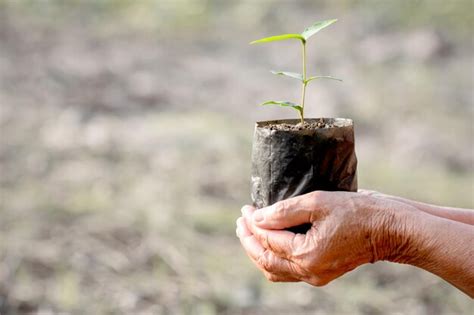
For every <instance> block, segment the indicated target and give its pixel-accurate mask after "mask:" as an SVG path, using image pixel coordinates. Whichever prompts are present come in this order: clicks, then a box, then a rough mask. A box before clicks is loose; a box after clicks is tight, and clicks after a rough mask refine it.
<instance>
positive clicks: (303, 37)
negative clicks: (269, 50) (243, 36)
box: [250, 19, 342, 123]
mask: <svg viewBox="0 0 474 315" xmlns="http://www.w3.org/2000/svg"><path fill="white" fill-rule="evenodd" d="M336 21H337V19H334V20H326V21H322V22H316V23H314V24H313V25H311V26H310V27H308V28H306V29H305V30H304V31H303V32H302V33H301V34H283V35H276V36H270V37H265V38H261V39H258V40H255V41H253V42H251V43H250V44H259V43H269V42H275V41H280V40H287V39H298V40H300V41H301V44H302V48H303V54H302V57H303V58H302V59H303V74H301V73H295V72H288V71H271V72H272V73H273V74H276V75H282V76H286V77H289V78H293V79H297V80H299V81H301V83H302V91H301V102H300V104H296V103H292V102H289V101H267V102H264V103H262V104H260V105H278V106H283V107H290V108H293V109H295V110H296V111H298V113H299V116H300V119H301V123H304V100H305V96H306V86H307V85H308V83H309V82H311V81H313V80H315V79H331V80H337V81H342V80H340V79H336V78H334V77H331V76H326V75H324V76H311V77H307V76H306V42H307V41H308V39H309V38H310V37H311V36H313V35H314V34H316V33H317V32H319V31H320V30H322V29H323V28H326V27H328V26H329V25H331V24H333V23H335V22H336Z"/></svg>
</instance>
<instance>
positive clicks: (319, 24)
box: [301, 19, 337, 41]
mask: <svg viewBox="0 0 474 315" xmlns="http://www.w3.org/2000/svg"><path fill="white" fill-rule="evenodd" d="M336 21H337V19H333V20H326V21H321V22H316V23H314V24H313V25H311V26H310V27H308V28H306V29H305V30H304V31H303V33H301V36H302V37H303V38H304V40H305V41H306V40H308V39H309V38H310V37H311V36H313V35H314V34H316V33H317V32H319V31H320V30H322V29H323V28H325V27H328V26H329V25H331V24H332V23H335V22H336Z"/></svg>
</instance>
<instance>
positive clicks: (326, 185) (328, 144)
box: [251, 118, 357, 208]
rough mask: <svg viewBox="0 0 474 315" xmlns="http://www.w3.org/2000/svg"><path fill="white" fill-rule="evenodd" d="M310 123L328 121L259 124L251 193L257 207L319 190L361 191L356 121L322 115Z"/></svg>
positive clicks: (253, 150) (309, 120) (256, 131)
mask: <svg viewBox="0 0 474 315" xmlns="http://www.w3.org/2000/svg"><path fill="white" fill-rule="evenodd" d="M305 122H308V123H317V122H322V123H324V124H326V127H322V128H313V129H307V128H301V129H300V130H278V129H277V130H275V128H274V127H275V125H280V124H285V123H286V124H291V125H296V124H298V123H299V120H296V119H288V120H274V121H261V122H257V123H256V125H255V133H254V139H253V148H252V193H251V195H252V201H253V203H254V205H255V206H256V207H257V208H262V207H266V206H269V205H272V204H273V203H275V202H277V201H280V200H284V199H287V198H291V197H294V196H298V195H302V194H305V193H308V192H311V191H315V190H328V191H336V190H342V191H357V158H356V154H355V147H354V128H353V122H352V120H351V119H345V118H320V119H319V118H318V119H305ZM328 125H329V126H328ZM269 126H273V129H270V128H269Z"/></svg>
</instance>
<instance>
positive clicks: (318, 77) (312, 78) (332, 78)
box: [306, 75, 342, 83]
mask: <svg viewBox="0 0 474 315" xmlns="http://www.w3.org/2000/svg"><path fill="white" fill-rule="evenodd" d="M315 79H330V80H336V81H341V82H342V80H341V79H338V78H334V77H331V76H329V75H317V76H314V77H309V78H308V79H306V83H308V82H310V81H313V80H315Z"/></svg>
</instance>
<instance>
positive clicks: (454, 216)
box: [375, 193, 474, 225]
mask: <svg viewBox="0 0 474 315" xmlns="http://www.w3.org/2000/svg"><path fill="white" fill-rule="evenodd" d="M375 196H380V197H382V198H388V199H391V200H395V201H399V202H402V203H405V204H409V205H411V206H413V207H415V208H417V209H418V210H421V211H423V212H426V213H429V214H432V215H435V216H438V217H442V218H446V219H449V220H454V221H458V222H462V223H466V224H470V225H474V210H472V209H463V208H453V207H442V206H437V205H431V204H427V203H423V202H419V201H414V200H410V199H406V198H402V197H398V196H391V195H386V194H381V193H376V194H375Z"/></svg>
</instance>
